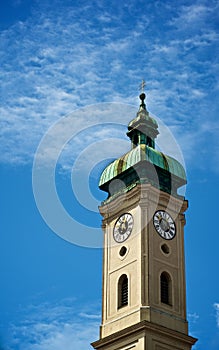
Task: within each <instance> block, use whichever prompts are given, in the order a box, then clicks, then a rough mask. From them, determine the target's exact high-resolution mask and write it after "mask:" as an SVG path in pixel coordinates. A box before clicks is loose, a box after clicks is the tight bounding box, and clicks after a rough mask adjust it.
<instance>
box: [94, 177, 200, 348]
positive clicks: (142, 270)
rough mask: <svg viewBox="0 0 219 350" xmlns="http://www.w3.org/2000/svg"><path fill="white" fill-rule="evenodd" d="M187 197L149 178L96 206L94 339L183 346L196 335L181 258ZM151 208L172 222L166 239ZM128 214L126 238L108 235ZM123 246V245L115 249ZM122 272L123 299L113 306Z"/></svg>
mask: <svg viewBox="0 0 219 350" xmlns="http://www.w3.org/2000/svg"><path fill="white" fill-rule="evenodd" d="M186 209H187V201H185V200H184V199H183V198H182V197H180V196H171V195H169V194H168V193H166V192H162V191H160V190H159V189H157V188H155V187H154V186H152V185H151V184H138V185H136V186H135V187H134V188H132V189H131V190H130V191H128V192H126V193H123V194H120V195H118V196H117V197H116V198H114V199H111V200H109V201H108V202H106V203H105V204H103V205H102V206H101V207H100V213H101V214H102V216H103V232H104V251H103V294H102V324H101V326H100V340H98V341H97V342H94V343H93V344H92V345H93V347H94V348H95V349H104V350H107V349H109V350H114V349H115V350H116V349H117V350H128V349H136V350H137V349H139V350H143V349H150V350H155V349H156V350H170V349H171V350H175V349H179V350H183V349H184V350H187V349H191V346H192V344H193V343H194V342H195V341H196V340H195V339H194V338H192V337H190V336H188V324H187V320H186V287H185V262H184V225H185V218H184V212H185V210H186ZM157 210H164V211H166V212H168V213H169V214H170V215H171V217H172V218H173V220H174V222H175V226H176V235H175V237H174V238H173V239H171V240H165V239H163V238H162V237H161V236H160V235H159V234H158V233H157V231H156V230H155V227H154V224H153V216H154V213H155V212H156V211H157ZM124 213H130V214H131V215H132V217H133V228H132V232H131V235H130V236H129V237H128V239H127V240H125V241H124V242H121V243H117V242H116V241H115V240H114V238H113V230H114V225H115V223H116V220H117V219H118V218H119V217H120V216H121V215H122V214H124ZM121 248H123V250H121ZM162 273H166V274H167V275H168V276H169V279H170V281H169V295H168V298H169V301H168V303H163V302H162V301H161V274H162ZM122 275H126V276H127V278H128V302H127V305H125V306H122V307H119V306H118V300H119V295H118V293H119V289H118V283H119V279H120V277H121V276H122Z"/></svg>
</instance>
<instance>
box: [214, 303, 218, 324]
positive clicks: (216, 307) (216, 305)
mask: <svg viewBox="0 0 219 350" xmlns="http://www.w3.org/2000/svg"><path fill="white" fill-rule="evenodd" d="M214 309H215V311H216V322H217V327H218V328H219V303H214Z"/></svg>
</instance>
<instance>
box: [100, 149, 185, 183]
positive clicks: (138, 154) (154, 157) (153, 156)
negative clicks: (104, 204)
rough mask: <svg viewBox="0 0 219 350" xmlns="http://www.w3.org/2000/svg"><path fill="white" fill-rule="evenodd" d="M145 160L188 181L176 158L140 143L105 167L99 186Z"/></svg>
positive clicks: (183, 180)
mask: <svg viewBox="0 0 219 350" xmlns="http://www.w3.org/2000/svg"><path fill="white" fill-rule="evenodd" d="M143 161H146V162H149V163H151V164H154V165H155V166H156V167H158V168H160V169H163V170H165V171H168V172H170V173H171V174H173V175H174V176H176V177H178V178H179V179H181V180H182V182H185V183H186V174H185V170H184V168H183V166H182V165H181V164H180V163H179V162H178V161H177V160H176V159H174V158H172V157H170V156H166V155H164V154H163V153H161V152H159V151H157V150H155V149H153V148H151V147H149V146H146V145H139V146H137V147H136V148H134V149H133V150H131V151H130V152H128V153H126V154H125V155H124V156H122V157H121V158H119V159H117V160H115V161H114V162H112V163H111V164H109V165H108V166H107V167H106V168H105V170H104V171H103V173H102V175H101V177H100V181H99V186H100V187H101V186H102V185H104V184H105V183H107V182H109V181H110V180H112V179H113V178H116V177H118V175H120V174H121V173H123V172H125V171H126V170H128V169H130V168H131V167H134V166H135V165H137V164H138V163H140V162H143ZM145 166H147V165H145Z"/></svg>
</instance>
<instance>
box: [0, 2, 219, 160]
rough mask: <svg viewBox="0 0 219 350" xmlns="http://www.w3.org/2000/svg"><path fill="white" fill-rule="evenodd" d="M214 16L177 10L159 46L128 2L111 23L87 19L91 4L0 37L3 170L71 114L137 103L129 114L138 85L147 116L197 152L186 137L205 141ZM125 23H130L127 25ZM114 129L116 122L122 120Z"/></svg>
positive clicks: (102, 17)
mask: <svg viewBox="0 0 219 350" xmlns="http://www.w3.org/2000/svg"><path fill="white" fill-rule="evenodd" d="M42 6H43V5H42ZM145 6H147V5H145ZM148 6H149V5H148ZM215 6H216V5H215V4H214V3H212V4H211V5H208V7H207V8H206V7H205V6H204V5H202V4H200V5H198V6H197V5H190V6H188V7H186V6H183V7H177V10H176V11H175V12H173V14H174V16H173V17H172V22H171V24H172V25H169V24H170V22H169V23H168V26H167V27H166V29H168V30H166V33H165V36H163V35H162V36H159V34H158V33H157V32H156V31H154V27H153V26H152V25H154V21H153V16H150V15H148V16H147V18H146V19H145V15H144V14H143V13H142V11H140V12H138V10H137V9H136V8H135V3H134V2H133V3H132V2H130V3H129V4H128V5H127V6H125V5H124V7H122V6H121V7H118V9H117V12H115V13H114V12H113V11H112V10H110V9H106V8H104V6H103V4H102V3H101V2H97V8H95V12H94V9H93V8H92V5H91V4H86V6H84V7H83V8H82V7H80V8H79V7H74V6H73V5H72V6H71V7H68V10H66V8H64V7H63V8H62V7H58V9H57V11H58V12H57V11H56V8H55V7H53V8H50V7H49V8H48V11H47V12H45V11H42V9H40V8H39V9H36V8H35V9H34V10H33V15H32V17H29V18H27V20H26V21H24V22H18V23H15V24H14V25H13V26H12V27H11V28H9V29H7V30H5V31H4V32H3V33H2V45H3V50H4V52H5V56H4V57H3V59H2V65H1V68H0V76H1V77H2V78H1V79H2V82H1V84H2V86H3V96H2V97H3V99H4V103H3V104H2V106H1V111H0V113H1V120H2V128H1V130H2V142H1V148H2V149H1V161H2V162H6V163H8V162H9V163H21V164H23V163H25V162H32V159H33V155H34V152H35V150H36V147H37V145H38V143H39V141H40V139H41V137H42V136H43V135H44V133H45V132H46V131H47V130H48V128H49V127H50V126H51V125H52V124H53V123H54V122H55V121H57V120H58V119H59V118H60V117H61V116H63V115H66V114H69V113H70V112H71V111H72V110H76V108H78V107H81V106H85V105H89V104H92V103H96V102H100V101H101V102H105V101H109V102H111V101H119V102H124V103H130V102H131V103H136V111H137V108H138V106H137V105H138V101H137V97H136V95H137V86H138V84H139V81H140V80H141V79H142V75H144V78H145V79H146V80H147V81H148V91H149V92H148V106H149V107H150V108H149V109H150V110H151V111H152V112H153V113H154V114H155V115H158V116H159V117H160V118H161V119H163V120H164V121H165V122H166V123H167V124H168V125H172V126H173V128H175V129H176V130H177V132H178V133H177V134H176V136H177V137H179V139H180V138H181V136H182V135H181V134H182V128H181V129H180V128H177V125H178V126H179V125H181V126H183V135H184V136H183V137H185V139H186V140H187V141H188V142H187V145H186V147H187V149H189V148H190V151H191V150H192V152H196V153H197V152H199V147H200V140H203V139H204V137H201V138H200V140H199V141H198V143H196V142H195V141H194V138H192V137H191V135H192V134H193V135H196V134H197V133H199V134H201V132H203V135H204V130H203V129H202V124H203V122H204V117H205V115H206V110H207V108H208V107H209V108H210V106H211V105H212V100H213V99H215V100H216V97H214V95H215V94H216V86H217V81H216V79H215V76H216V75H217V74H216V73H217V70H218V66H217V64H216V63H214V62H213V61H214V54H213V52H212V53H211V54H210V55H209V53H210V52H211V51H213V50H214V48H215V47H216V44H217V41H218V35H217V33H216V31H215V30H214V28H213V26H212V25H211V22H210V21H207V19H208V16H209V14H210V13H211V14H212V13H213V11H214V10H215ZM169 10H170V9H169ZM127 13H129V14H132V22H129V25H128V24H127V23H126V21H127V17H126V16H127ZM175 13H176V14H175ZM197 21H198V23H199V25H200V28H202V30H198V29H197V26H196V30H194V31H191V28H190V25H189V26H188V23H189V24H191V23H197ZM158 23H159V22H158ZM182 23H184V26H183V27H181V25H182ZM164 25H165V23H164ZM186 25H187V27H186V28H185V26H186ZM157 26H159V25H158V24H157ZM176 26H177V28H178V32H177V35H176V32H175V30H176ZM118 28H119V30H118ZM157 28H158V27H157ZM180 28H181V29H182V30H181V31H180ZM203 28H204V29H203ZM158 29H159V28H158ZM185 29H186V30H185ZM12 38H13V40H12ZM135 91H136V92H135ZM217 94H218V92H217ZM99 117H100V118H101V116H99ZM133 117H134V115H133ZM208 118H209V119H213V118H214V116H208ZM117 120H121V122H123V120H124V115H123V113H122V111H121V110H119V111H118V113H117ZM191 121H192V122H191ZM83 123H86V118H85V119H84V120H83ZM81 125H82V123H81ZM180 130H181V131H180ZM203 135H202V136H203ZM215 157H216V152H215Z"/></svg>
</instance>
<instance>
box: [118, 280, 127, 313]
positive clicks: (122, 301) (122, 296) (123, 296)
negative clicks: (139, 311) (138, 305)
mask: <svg viewBox="0 0 219 350" xmlns="http://www.w3.org/2000/svg"><path fill="white" fill-rule="evenodd" d="M126 305H128V277H127V276H126V275H122V276H121V277H120V278H119V282H118V309H120V308H121V307H123V306H126Z"/></svg>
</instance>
